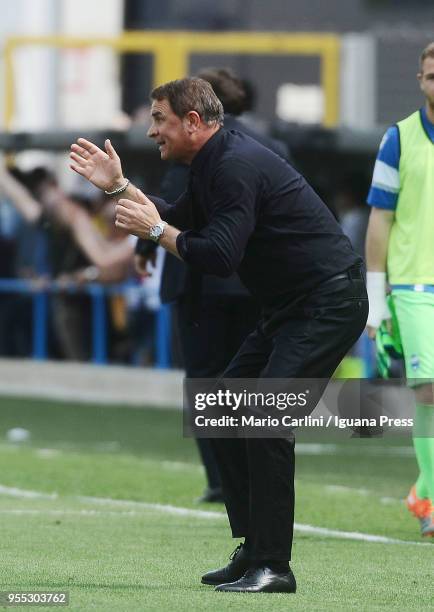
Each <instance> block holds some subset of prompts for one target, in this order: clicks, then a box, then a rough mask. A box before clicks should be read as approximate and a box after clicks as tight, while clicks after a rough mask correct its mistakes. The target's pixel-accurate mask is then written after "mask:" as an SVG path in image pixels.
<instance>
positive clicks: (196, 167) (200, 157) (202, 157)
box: [190, 128, 224, 174]
mask: <svg viewBox="0 0 434 612" xmlns="http://www.w3.org/2000/svg"><path fill="white" fill-rule="evenodd" d="M223 135H224V130H222V128H220V129H219V130H218V131H217V132H216V133H215V134H213V135H212V136H211V138H210V139H209V140H207V141H206V143H205V144H204V145H203V147H202V148H201V149H199V151H198V152H197V153H196V155H195V156H194V158H193V161H192V162H191V166H190V170H191V172H192V173H193V174H198V173H199V172H200V171H201V170H202V168H203V166H204V165H205V163H206V162H207V160H208V159H209V158H210V157H211V156H212V154H213V151H215V149H216V148H217V147H218V145H219V143H220V141H221V139H222V138H223Z"/></svg>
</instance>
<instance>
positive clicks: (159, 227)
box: [149, 221, 167, 244]
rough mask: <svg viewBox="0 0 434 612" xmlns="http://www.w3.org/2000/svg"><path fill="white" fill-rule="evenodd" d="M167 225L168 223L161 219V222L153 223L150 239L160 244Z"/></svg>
mask: <svg viewBox="0 0 434 612" xmlns="http://www.w3.org/2000/svg"><path fill="white" fill-rule="evenodd" d="M166 225H167V223H166V222H165V221H160V222H159V223H156V224H155V225H153V226H152V227H151V229H150V230H149V239H150V240H152V241H153V242H156V243H157V244H158V243H159V242H160V238H161V236H162V235H163V234H164V230H165V229H166Z"/></svg>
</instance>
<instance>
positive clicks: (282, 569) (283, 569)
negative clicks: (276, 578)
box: [255, 559, 289, 574]
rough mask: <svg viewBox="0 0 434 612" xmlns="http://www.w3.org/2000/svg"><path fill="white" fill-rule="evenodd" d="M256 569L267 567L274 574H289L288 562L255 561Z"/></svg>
mask: <svg viewBox="0 0 434 612" xmlns="http://www.w3.org/2000/svg"><path fill="white" fill-rule="evenodd" d="M255 565H257V566H258V567H264V566H266V567H269V568H270V569H271V570H273V572H276V574H287V573H288V572H289V561H275V560H273V559H261V560H260V561H257V562H256V564H255Z"/></svg>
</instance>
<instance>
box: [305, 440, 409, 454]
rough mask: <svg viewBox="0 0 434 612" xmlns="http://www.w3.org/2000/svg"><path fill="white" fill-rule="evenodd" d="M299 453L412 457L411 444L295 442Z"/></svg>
mask: <svg viewBox="0 0 434 612" xmlns="http://www.w3.org/2000/svg"><path fill="white" fill-rule="evenodd" d="M297 453H298V454H299V455H363V456H369V457H414V449H413V447H412V446H379V445H376V446H367V445H364V446H363V447H358V446H357V445H356V443H355V445H354V446H351V447H350V446H342V445H341V444H322V443H310V442H299V443H297V442H296V444H295V454H297Z"/></svg>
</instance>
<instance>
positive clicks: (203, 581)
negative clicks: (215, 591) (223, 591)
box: [201, 578, 223, 586]
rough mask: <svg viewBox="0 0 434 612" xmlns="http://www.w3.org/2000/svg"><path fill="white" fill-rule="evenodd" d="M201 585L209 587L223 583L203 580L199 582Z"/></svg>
mask: <svg viewBox="0 0 434 612" xmlns="http://www.w3.org/2000/svg"><path fill="white" fill-rule="evenodd" d="M201 583H202V584H207V585H209V586H218V585H219V584H223V582H213V581H212V580H204V579H203V578H202V580H201Z"/></svg>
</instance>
